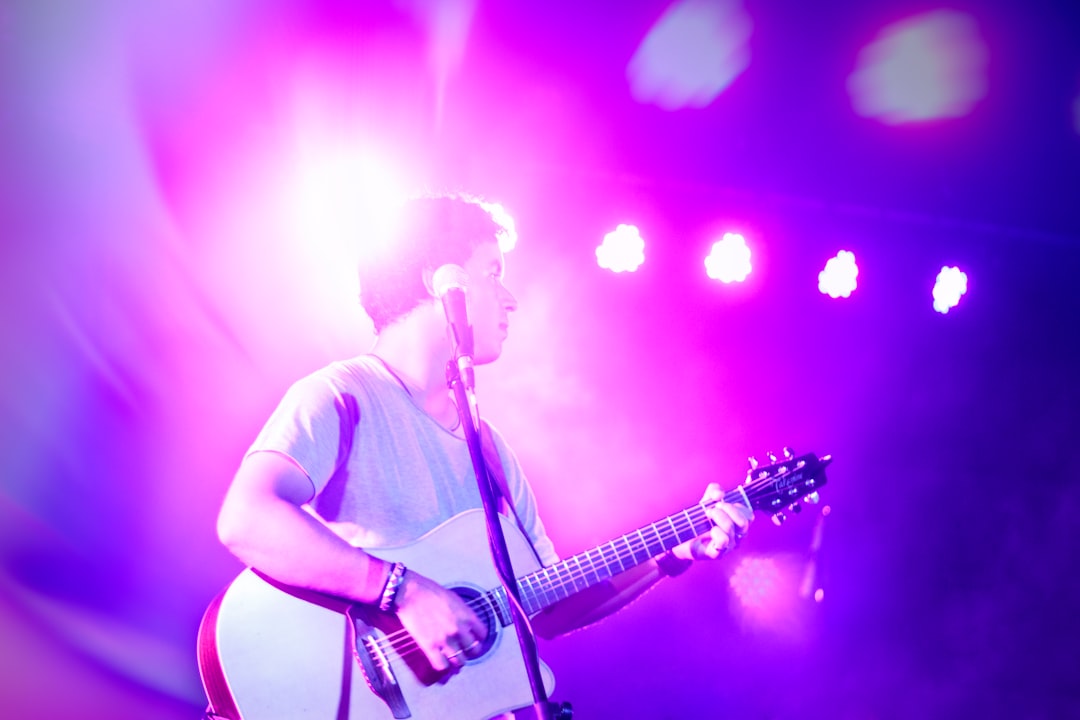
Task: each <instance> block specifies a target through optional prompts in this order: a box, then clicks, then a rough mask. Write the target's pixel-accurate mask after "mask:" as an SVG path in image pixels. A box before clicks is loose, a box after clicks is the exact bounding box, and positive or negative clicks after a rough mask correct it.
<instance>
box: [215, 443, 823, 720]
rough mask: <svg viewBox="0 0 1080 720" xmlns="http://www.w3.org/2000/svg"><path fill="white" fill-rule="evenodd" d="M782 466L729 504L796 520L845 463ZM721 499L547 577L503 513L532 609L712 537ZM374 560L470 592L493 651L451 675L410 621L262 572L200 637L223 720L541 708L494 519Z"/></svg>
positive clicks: (445, 531)
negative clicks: (499, 559)
mask: <svg viewBox="0 0 1080 720" xmlns="http://www.w3.org/2000/svg"><path fill="white" fill-rule="evenodd" d="M770 459H772V460H773V461H774V462H773V463H772V464H771V465H767V466H764V467H759V466H757V465H756V464H752V466H751V472H750V473H748V474H747V480H746V482H744V483H743V484H742V485H740V486H739V487H737V488H735V489H734V490H732V491H729V492H728V493H727V494H725V495H724V498H723V502H726V503H738V504H742V505H744V506H746V507H750V508H753V509H755V510H762V511H766V512H768V513H770V514H772V515H773V519H774V520H782V518H783V515H782V513H781V510H782V509H784V508H791V509H797V508H798V503H799V502H800V501H808V502H816V501H817V490H818V488H820V487H821V486H822V485H824V484H825V482H826V477H825V467H826V466H827V465H829V463H831V462H832V457H830V456H828V455H826V456H825V457H823V458H818V457H817V456H816V455H814V454H813V453H807V454H804V455H801V456H799V457H795V455H794V454H793V453H791V451H790V450H785V452H784V458H783V459H782V460H780V459H777V458H775V457H774V456H771V455H770ZM717 502H720V501H718V500H710V501H704V500H703V501H701V502H700V503H697V504H696V505H693V506H691V507H689V508H686V509H685V510H682V511H681V512H678V513H675V514H674V515H669V516H668V517H666V518H663V519H662V520H658V521H657V522H654V523H651V524H649V525H646V526H644V527H641V528H638V529H637V530H635V531H633V532H631V533H627V534H626V535H623V536H621V537H619V538H616V539H614V540H612V541H610V542H607V543H604V544H602V545H598V546H597V547H595V548H591V549H589V550H586V551H584V552H581V553H578V554H577V555H574V556H572V557H569V558H566V559H564V560H560V561H559V562H558V563H555V564H554V565H551V566H550V567H545V568H542V569H541V567H540V565H539V563H538V562H537V560H536V557H535V555H534V554H533V552H532V548H531V547H530V545H529V541H528V540H527V539H526V538H525V537H524V536H523V535H522V534H521V533H520V532H519V531H518V529H517V528H516V527H515V526H514V525H513V523H512V522H511V521H510V520H508V519H507V518H505V517H503V516H501V515H500V516H499V519H500V520H501V521H502V527H503V533H504V535H505V536H506V544H507V548H508V549H509V551H510V557H511V559H512V561H513V564H514V570H515V572H516V573H517V575H518V577H517V585H518V588H519V589H520V592H521V597H522V602H523V604H524V605H525V607H526V609H527V612H529V613H530V614H534V613H536V612H539V611H540V610H542V609H544V608H547V607H550V606H551V605H553V604H555V603H557V602H559V601H561V600H564V599H566V598H568V597H570V596H572V595H574V594H575V593H578V592H581V591H582V590H585V589H587V588H590V587H593V586H595V585H596V584H597V583H601V582H604V581H605V580H607V579H609V578H612V577H614V576H616V575H618V574H619V573H622V572H625V571H626V570H628V569H630V568H632V567H635V566H637V565H639V564H641V563H643V562H647V561H648V560H650V559H651V558H654V557H656V556H658V555H660V554H661V553H664V552H667V551H669V550H671V549H672V548H675V547H677V546H678V545H679V544H681V543H684V542H689V541H690V540H693V539H694V538H696V537H699V536H700V535H702V534H703V533H706V532H708V531H709V530H710V529H711V528H712V527H713V521H712V520H711V519H710V517H709V514H708V509H709V507H710V506H711V505H715V504H716V503H717ZM365 549H366V548H365ZM370 552H371V553H372V554H373V555H376V556H377V557H380V558H382V559H384V560H388V561H392V562H402V563H404V564H405V566H406V567H408V568H411V569H413V570H415V571H417V572H418V573H420V574H422V575H426V576H427V577H429V578H431V579H433V580H435V581H436V582H438V583H439V584H441V585H442V586H443V587H446V588H449V589H451V590H454V591H455V592H457V593H458V594H459V595H461V596H462V597H463V598H464V599H465V601H466V602H467V603H469V604H470V605H471V606H472V607H473V608H474V609H475V610H477V615H478V616H480V618H481V619H482V620H483V621H484V622H486V623H487V626H488V636H487V639H486V640H485V641H484V643H483V645H482V646H481V651H482V653H481V654H480V655H479V656H478V657H476V658H474V659H472V660H470V661H468V663H467V664H466V665H465V666H464V667H463V668H461V669H460V670H459V671H458V672H456V673H453V674H446V673H437V672H435V671H434V670H433V669H432V668H431V666H430V665H428V663H427V660H426V658H425V657H424V655H423V653H421V652H420V650H419V648H417V647H416V645H415V643H414V642H413V641H412V638H410V637H409V636H408V634H407V633H405V632H404V630H402V628H401V625H400V624H399V623H398V621H397V617H396V616H394V615H391V614H387V613H380V612H379V611H378V610H375V609H373V608H372V607H371V606H369V605H363V604H359V603H348V602H346V601H343V600H341V599H340V598H333V597H329V596H326V595H321V594H319V593H313V592H310V591H303V590H299V589H297V588H292V587H288V586H285V585H281V584H280V583H276V582H274V581H272V580H269V579H267V578H266V577H264V576H262V575H260V574H259V573H258V572H256V571H254V570H251V569H248V570H245V571H244V572H242V573H240V576H239V577H237V578H236V580H234V581H233V582H232V584H231V585H229V587H228V588H227V589H226V590H225V592H224V593H222V595H221V596H220V597H218V598H217V599H216V600H215V601H214V602H213V603H212V604H211V605H210V608H209V609H208V610H207V611H206V614H205V615H204V616H203V622H202V625H201V626H200V628H199V671H200V673H201V674H202V680H203V686H204V687H205V688H206V693H207V695H208V696H209V698H210V705H211V708H212V710H213V711H214V713H216V716H218V717H222V718H228V719H229V720H298V719H303V718H309V719H313V720H390V718H416V719H417V720H446V719H449V720H456V719H460V720H482V719H483V718H489V717H491V716H493V715H501V714H503V713H506V712H510V711H512V710H514V709H516V708H521V707H525V706H531V705H532V704H533V696H532V691H531V689H530V687H529V683H528V679H527V675H526V671H525V662H524V660H523V659H522V657H521V650H520V647H519V645H518V641H517V634H516V631H515V630H514V626H513V624H512V622H511V619H510V614H509V611H508V608H507V606H506V605H507V604H506V597H505V591H504V590H503V588H502V587H501V585H500V582H499V577H498V573H497V572H496V571H495V567H494V565H493V564H492V562H491V557H490V554H489V551H488V539H487V528H486V526H485V523H484V514H483V512H482V511H480V510H469V511H467V512H464V513H462V514H460V515H457V516H455V517H453V518H450V519H449V520H447V521H446V522H445V523H443V524H442V525H440V526H439V527H437V528H435V529H434V530H432V531H431V532H430V533H428V534H427V535H425V536H423V537H422V538H420V539H419V540H417V541H416V542H413V543H409V544H408V545H402V546H400V547H395V548H386V549H381V550H380V549H371V550H370ZM541 674H542V676H543V681H544V687H545V688H546V690H547V694H548V695H549V696H550V694H551V691H552V690H553V689H554V685H555V681H554V677H553V676H552V674H551V671H550V670H549V669H548V668H547V667H545V666H543V665H541Z"/></svg>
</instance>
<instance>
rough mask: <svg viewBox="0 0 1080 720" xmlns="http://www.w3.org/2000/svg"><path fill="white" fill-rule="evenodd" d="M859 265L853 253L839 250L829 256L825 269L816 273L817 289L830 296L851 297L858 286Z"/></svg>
mask: <svg viewBox="0 0 1080 720" xmlns="http://www.w3.org/2000/svg"><path fill="white" fill-rule="evenodd" d="M858 277H859V266H858V265H856V264H855V253H852V252H848V251H847V250H841V251H840V252H838V253H837V254H836V257H834V258H829V262H827V263H825V269H824V270H822V271H821V272H820V273H818V290H820V291H821V292H822V293H823V294H825V295H828V296H829V297H831V298H834V299H835V298H839V297H851V293H853V292H855V288H856V287H857V286H858Z"/></svg>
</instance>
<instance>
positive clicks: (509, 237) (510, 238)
mask: <svg viewBox="0 0 1080 720" xmlns="http://www.w3.org/2000/svg"><path fill="white" fill-rule="evenodd" d="M480 205H481V207H483V208H484V209H485V210H487V211H488V212H489V213H491V216H492V217H493V218H495V222H497V223H499V224H500V225H502V226H503V227H504V228H505V231H502V232H500V233H499V249H500V250H502V251H503V252H504V253H508V252H510V251H511V250H513V249H514V246H515V245H517V239H518V236H517V225H515V224H514V218H513V217H512V216H511V215H510V213H509V212H507V211H506V208H504V207H503V206H502V205H500V204H499V203H491V202H482V203H480Z"/></svg>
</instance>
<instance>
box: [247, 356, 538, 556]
mask: <svg viewBox="0 0 1080 720" xmlns="http://www.w3.org/2000/svg"><path fill="white" fill-rule="evenodd" d="M491 436H492V439H493V441H494V445H495V447H496V449H497V451H498V454H499V458H500V460H501V461H502V463H501V464H502V468H503V473H504V475H505V477H506V484H507V487H508V488H509V492H510V495H511V496H512V498H513V503H514V508H515V510H516V511H517V515H518V517H519V518H520V520H521V524H522V525H523V526H524V529H525V531H526V534H527V535H528V536H529V538H530V540H532V543H533V546H534V547H535V548H536V552H537V555H538V557H539V558H540V560H541V562H542V563H543V564H544V565H551V564H553V563H554V562H557V560H558V555H557V554H556V553H555V548H554V546H553V545H552V543H551V540H550V539H549V538H548V536H547V532H546V531H545V530H544V525H543V523H542V522H541V520H540V516H539V514H538V513H537V509H536V498H535V496H534V495H533V492H532V488H531V487H530V486H529V483H528V481H527V480H526V478H525V475H524V473H523V472H522V470H521V465H520V464H519V463H518V460H517V458H516V457H515V456H514V453H513V451H511V450H510V448H509V446H508V445H507V444H506V442H505V440H503V438H502V436H501V435H500V434H499V433H498V432H497V431H495V430H494V428H492V433H491ZM260 451H272V452H278V453H281V454H283V455H285V456H287V457H289V458H291V459H292V460H293V462H295V463H296V464H297V465H298V466H299V467H300V469H302V470H303V471H304V472H305V473H306V474H307V476H308V478H309V479H310V480H311V484H312V488H313V497H312V499H311V501H310V502H309V507H310V509H311V510H312V511H313V512H314V513H315V514H316V515H318V516H319V517H321V518H322V519H323V520H324V521H325V522H326V523H327V524H328V525H329V526H330V527H331V528H332V529H333V530H334V531H335V532H336V533H337V534H338V535H340V536H341V537H343V538H345V539H346V540H347V541H349V542H350V543H352V544H354V545H357V546H359V547H362V548H366V549H375V548H381V547H392V546H397V545H402V544H404V543H407V542H411V541H413V540H416V539H417V538H419V537H420V536H422V535H423V534H425V533H426V532H428V531H429V530H432V529H434V528H435V527H437V526H438V525H440V524H441V523H443V522H444V521H446V520H448V519H450V518H451V517H453V516H455V515H457V514H458V513H461V512H463V511H465V510H469V509H473V508H479V507H481V502H480V494H479V491H478V489H477V487H476V476H475V473H474V472H473V468H472V463H471V461H470V459H469V452H468V448H467V446H466V444H465V441H464V440H463V439H461V438H459V437H457V436H456V435H454V434H453V433H451V432H449V431H447V430H446V429H445V428H444V427H442V425H440V424H439V423H437V422H435V420H434V419H432V418H431V416H430V415H428V414H427V413H425V412H424V411H423V410H421V409H420V407H418V406H417V405H416V403H415V402H413V399H412V396H411V395H410V394H409V392H408V390H406V389H405V387H404V386H403V385H402V384H401V382H400V381H399V380H398V379H397V377H395V376H394V375H393V374H391V373H390V371H389V370H388V369H387V367H386V366H385V365H384V364H383V363H382V361H380V360H379V359H378V358H376V357H374V356H372V355H362V356H360V357H356V358H353V359H351V360H344V361H341V362H335V363H333V364H331V365H329V366H327V367H325V368H323V369H322V370H319V371H317V372H315V373H313V374H311V375H309V376H307V377H305V378H303V379H301V380H299V381H298V382H296V383H295V384H294V385H293V386H292V387H291V388H289V390H288V391H287V392H286V394H285V397H284V398H283V399H282V400H281V403H280V404H279V405H278V407H277V409H276V410H275V411H274V413H273V414H272V415H271V416H270V419H269V420H268V421H267V423H266V425H265V426H264V427H263V429H262V431H261V432H260V433H259V435H258V437H257V438H256V439H255V442H254V443H253V444H252V446H251V448H250V449H249V450H248V453H249V454H250V453H253V452H260Z"/></svg>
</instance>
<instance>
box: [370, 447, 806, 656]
mask: <svg viewBox="0 0 1080 720" xmlns="http://www.w3.org/2000/svg"><path fill="white" fill-rule="evenodd" d="M805 464H806V463H805V461H799V462H798V463H797V464H796V469H799V468H802V467H803V466H804V465H805ZM788 472H789V471H788V470H787V469H786V468H782V471H781V472H780V473H779V476H784V475H786V474H788ZM773 482H775V476H774V475H773V474H772V473H763V474H762V475H761V476H760V477H759V478H758V479H757V480H755V481H752V482H748V483H745V484H744V485H740V486H738V487H737V488H736V489H735V490H733V491H731V492H728V493H726V494H725V495H724V496H723V498H722V499H721V500H710V501H705V500H703V501H701V502H700V503H698V504H697V505H696V506H694V507H692V508H690V509H687V510H684V511H683V512H682V513H679V514H676V515H672V516H669V517H668V518H666V519H665V520H661V521H659V522H656V523H653V524H651V525H647V526H645V527H648V528H651V530H652V533H653V534H654V535H656V537H657V540H658V541H659V542H660V545H661V547H665V551H666V550H667V549H668V548H666V545H667V543H668V542H669V541H670V540H672V539H674V540H679V538H680V535H681V534H682V533H681V532H680V530H679V529H678V528H677V527H676V525H675V523H676V520H674V519H673V518H675V517H679V518H680V520H679V521H678V522H680V523H682V522H683V521H682V518H683V517H685V518H686V520H687V521H688V525H684V526H683V530H682V532H685V531H687V530H695V529H696V527H697V526H698V525H699V524H707V525H708V526H709V527H712V526H713V525H714V523H713V522H712V520H711V519H710V518H709V516H708V514H707V513H706V510H707V508H710V507H712V506H714V505H716V504H718V503H720V502H726V503H738V504H742V505H745V506H746V507H748V508H753V507H754V503H753V502H752V501H751V499H750V497H749V494H748V492H747V491H750V494H754V495H755V496H757V495H758V492H759V491H760V489H761V486H763V485H766V484H772V483H773ZM702 521H704V522H702ZM661 524H664V525H665V526H667V527H668V529H665V530H659V529H658V527H657V526H659V525H661ZM643 529H644V528H639V529H638V530H636V531H634V532H633V533H627V534H626V535H623V536H622V537H621V538H617V539H616V540H612V541H611V542H609V543H606V544H605V545H601V546H599V547H598V548H594V550H599V554H600V560H601V561H602V562H603V565H604V568H605V569H607V570H612V563H611V560H610V559H609V558H608V550H607V548H608V547H610V548H611V549H612V551H613V552H614V557H615V560H616V561H618V564H619V571H620V572H621V571H623V570H626V569H627V568H626V567H625V566H624V564H623V562H622V559H621V558H622V555H621V554H620V551H619V550H618V549H617V548H616V547H615V543H616V542H617V541H618V540H622V541H623V542H624V543H625V544H626V548H627V550H628V551H629V554H630V557H631V559H633V560H634V561H635V562H633V563H632V564H631V567H635V566H636V565H638V564H640V563H639V562H638V561H637V553H638V551H639V550H648V548H649V544H648V542H647V541H646V540H645V536H644V534H643V533H642V530H643ZM635 536H636V539H635ZM635 543H636V544H635ZM676 544H677V543H676ZM592 552H593V551H592V550H589V551H586V552H584V553H579V554H578V555H572V556H571V557H569V558H567V559H566V560H562V561H560V562H559V563H557V564H555V565H552V566H550V567H545V568H543V569H541V570H537V571H536V572H533V573H530V574H529V575H526V576H525V577H523V578H521V579H520V580H519V581H518V589H519V592H520V591H521V590H522V589H524V587H523V583H524V586H525V587H527V586H528V584H527V581H528V579H529V578H532V577H535V576H537V575H539V574H541V573H543V574H545V575H546V574H549V573H550V572H551V571H553V570H554V571H555V575H556V580H555V581H554V582H552V583H551V584H550V587H549V589H548V590H544V591H543V593H544V594H545V595H549V594H551V593H554V594H555V596H556V601H557V600H559V599H561V598H559V597H558V595H559V592H558V591H560V590H561V591H563V592H566V589H567V587H569V588H570V591H569V592H566V597H569V596H570V595H572V594H574V592H577V590H578V588H577V585H578V583H577V580H578V579H580V580H581V581H582V582H583V583H584V586H585V588H588V587H590V585H591V583H590V582H589V580H588V577H587V574H588V571H586V570H585V569H584V568H583V567H582V563H581V560H580V559H579V558H581V557H584V559H585V560H586V561H587V562H588V563H589V565H590V566H591V567H592V573H593V574H594V575H595V576H596V578H597V580H596V582H599V580H600V579H601V576H600V573H599V572H598V571H597V569H596V562H595V561H594V560H593V559H592V558H591V557H590V553H592ZM658 555H660V553H656V554H650V555H649V558H648V559H652V558H653V557H656V556H658ZM571 561H573V562H574V563H575V564H576V565H577V571H576V574H575V571H574V570H573V569H572V568H571V567H570V563H571ZM642 562H644V561H642ZM558 568H564V569H563V570H558ZM614 574H617V573H616V572H614V571H613V570H612V575H614ZM585 588H582V589H585ZM495 592H496V591H488V592H485V593H484V594H483V595H480V596H479V597H476V598H472V599H469V600H467V601H466V603H465V604H466V606H468V607H469V608H470V609H471V610H473V612H477V613H478V614H481V613H480V612H478V611H480V610H481V608H483V609H484V610H485V612H484V614H486V609H487V608H488V607H490V608H491V610H492V613H493V614H495V615H498V609H497V608H496V607H495V601H494V600H492V599H491V598H492V596H493V595H494V594H495ZM532 593H533V600H534V601H535V600H536V599H537V591H536V590H532ZM375 646H376V648H377V649H379V650H380V651H381V652H383V653H386V654H387V655H388V656H389V655H397V656H398V657H399V658H401V659H404V658H405V657H406V656H407V655H412V654H414V653H416V652H419V651H420V646H419V645H417V644H416V641H415V640H414V639H413V637H412V636H411V635H409V632H408V631H407V630H405V629H404V628H402V629H400V630H396V631H394V632H391V633H388V634H386V635H384V637H382V638H381V639H379V640H377V641H376V642H375Z"/></svg>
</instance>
